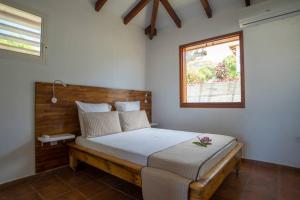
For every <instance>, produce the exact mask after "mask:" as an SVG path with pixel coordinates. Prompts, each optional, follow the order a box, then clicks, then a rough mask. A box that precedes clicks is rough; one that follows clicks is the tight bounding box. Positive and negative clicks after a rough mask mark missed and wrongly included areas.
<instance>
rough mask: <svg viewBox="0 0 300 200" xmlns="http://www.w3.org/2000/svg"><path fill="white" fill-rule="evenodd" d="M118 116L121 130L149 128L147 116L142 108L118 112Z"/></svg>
mask: <svg viewBox="0 0 300 200" xmlns="http://www.w3.org/2000/svg"><path fill="white" fill-rule="evenodd" d="M119 116H120V123H121V127H122V130H123V131H130V130H136V129H142V128H150V124H149V121H148V117H147V114H146V112H145V111H144V110H142V111H129V112H120V113H119Z"/></svg>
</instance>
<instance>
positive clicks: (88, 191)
mask: <svg viewBox="0 0 300 200" xmlns="http://www.w3.org/2000/svg"><path fill="white" fill-rule="evenodd" d="M108 189H109V186H107V185H105V184H104V183H101V182H96V181H92V182H89V183H87V184H84V185H81V186H80V187H78V189H77V190H78V191H79V192H80V193H81V194H83V196H84V197H86V198H91V197H93V196H95V195H96V194H97V193H99V192H102V191H104V190H108Z"/></svg>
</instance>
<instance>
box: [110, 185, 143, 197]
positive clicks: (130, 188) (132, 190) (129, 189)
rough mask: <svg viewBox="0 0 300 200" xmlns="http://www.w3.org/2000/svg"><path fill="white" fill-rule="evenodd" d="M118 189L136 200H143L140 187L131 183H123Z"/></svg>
mask: <svg viewBox="0 0 300 200" xmlns="http://www.w3.org/2000/svg"><path fill="white" fill-rule="evenodd" d="M116 189H118V190H120V191H122V192H124V193H126V194H128V195H130V196H132V197H134V198H136V199H142V196H143V195H142V190H141V188H139V187H138V186H135V185H133V184H130V183H123V184H120V185H117V186H116Z"/></svg>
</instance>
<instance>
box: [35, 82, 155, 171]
mask: <svg viewBox="0 0 300 200" xmlns="http://www.w3.org/2000/svg"><path fill="white" fill-rule="evenodd" d="M55 94H56V97H57V98H58V102H57V103H56V104H53V103H51V98H52V83H41V82H36V83H35V139H36V142H35V163H36V172H42V171H45V170H49V169H53V168H56V167H59V166H63V165H66V164H67V163H68V149H67V146H66V145H65V144H64V143H58V144H57V145H54V146H50V145H49V144H46V145H45V144H44V145H43V146H42V145H41V143H40V142H39V141H38V140H37V138H38V137H39V136H41V135H44V134H46V135H54V134H62V133H73V134H76V135H78V134H80V127H79V121H78V113H77V107H76V104H75V101H76V100H77V101H82V102H89V103H104V102H105V103H109V104H111V105H112V106H113V105H114V102H115V101H140V102H141V109H142V110H146V112H147V115H148V119H149V121H151V119H152V116H151V92H149V91H137V90H125V89H110V88H102V87H92V86H80V85H67V87H63V86H62V85H59V84H56V85H55ZM145 98H147V103H145ZM113 110H114V106H113Z"/></svg>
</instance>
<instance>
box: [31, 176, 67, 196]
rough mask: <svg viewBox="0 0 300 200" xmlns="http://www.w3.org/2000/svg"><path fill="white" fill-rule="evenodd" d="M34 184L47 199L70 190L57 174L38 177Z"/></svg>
mask: <svg viewBox="0 0 300 200" xmlns="http://www.w3.org/2000/svg"><path fill="white" fill-rule="evenodd" d="M32 185H33V187H34V188H35V189H36V190H37V192H39V194H41V195H42V196H43V197H44V198H45V199H53V198H56V197H58V196H60V195H62V194H64V193H66V192H69V191H70V188H69V187H68V186H67V185H66V184H64V183H63V182H62V181H61V180H59V178H57V177H56V176H55V175H48V176H43V177H41V178H39V179H36V180H35V181H34V182H33V183H32Z"/></svg>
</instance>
